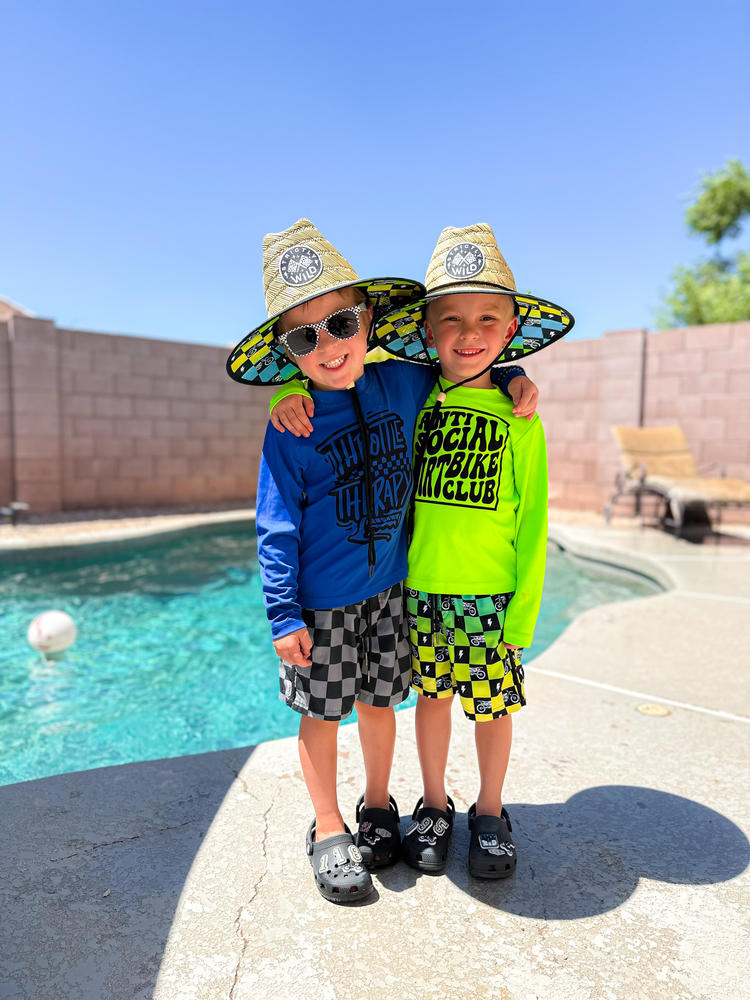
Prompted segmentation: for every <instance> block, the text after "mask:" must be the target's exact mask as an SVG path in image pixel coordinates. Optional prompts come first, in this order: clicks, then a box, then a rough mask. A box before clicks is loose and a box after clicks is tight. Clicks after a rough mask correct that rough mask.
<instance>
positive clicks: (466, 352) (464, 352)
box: [456, 347, 482, 358]
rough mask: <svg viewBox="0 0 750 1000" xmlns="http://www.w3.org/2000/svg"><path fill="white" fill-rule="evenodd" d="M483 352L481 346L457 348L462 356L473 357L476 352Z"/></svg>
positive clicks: (457, 351) (457, 352)
mask: <svg viewBox="0 0 750 1000" xmlns="http://www.w3.org/2000/svg"><path fill="white" fill-rule="evenodd" d="M481 353H482V348H481V347H474V348H470V347H464V348H463V349H459V348H456V354H459V355H461V357H467V358H471V357H473V356H474V355H475V354H481Z"/></svg>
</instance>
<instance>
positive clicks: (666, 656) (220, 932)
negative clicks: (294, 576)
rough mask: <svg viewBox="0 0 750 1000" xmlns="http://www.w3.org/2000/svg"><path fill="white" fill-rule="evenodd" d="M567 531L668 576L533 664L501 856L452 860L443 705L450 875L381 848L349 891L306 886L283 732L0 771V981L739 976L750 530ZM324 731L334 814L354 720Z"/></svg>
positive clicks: (354, 986)
mask: <svg viewBox="0 0 750 1000" xmlns="http://www.w3.org/2000/svg"><path fill="white" fill-rule="evenodd" d="M562 536H564V537H562ZM560 537H561V540H562V541H564V543H565V544H566V545H569V546H571V547H572V548H573V549H575V550H578V551H582V552H584V553H585V554H588V555H592V554H595V555H597V557H598V558H602V557H605V558H612V559H614V560H615V561H621V562H627V563H628V565H631V566H633V568H637V569H640V570H641V571H646V572H651V573H652V575H655V576H658V577H659V578H661V579H664V580H665V581H666V582H668V583H669V585H670V586H671V587H672V588H673V589H672V590H671V591H670V592H669V593H665V594H662V595H658V596H656V597H653V598H646V599H643V600H638V601H633V602H628V603H623V604H619V605H610V606H607V607H601V608H596V609H593V610H592V611H589V612H587V613H586V614H585V615H583V616H582V617H581V618H580V619H578V620H577V621H576V622H574V623H573V625H572V626H571V627H570V628H569V629H568V630H567V631H566V632H565V633H564V634H563V636H561V638H560V639H559V640H558V641H557V642H556V643H555V644H554V645H553V646H552V647H550V649H548V650H547V651H546V652H545V653H544V654H543V655H542V656H540V657H539V658H538V659H537V660H536V661H534V662H533V663H532V664H531V665H530V667H529V670H528V674H527V695H528V698H529V707H528V708H527V709H525V710H524V711H523V712H521V713H519V714H518V716H516V717H515V719H514V729H515V732H514V748H513V755H512V758H511V765H510V769H509V773H508V779H507V783H506V795H505V799H506V804H507V806H508V809H509V811H510V814H511V817H512V820H513V832H514V838H515V839H516V843H517V844H518V847H519V868H518V872H517V874H516V876H515V878H513V879H512V880H510V881H509V882H506V883H493V882H481V881H477V880H473V879H471V878H470V877H469V875H468V872H467V870H466V852H467V849H468V829H467V826H466V808H467V806H468V804H469V803H470V802H472V801H473V800H474V797H475V793H476V783H477V773H476V764H475V761H474V747H473V733H472V728H471V726H470V725H469V724H467V723H466V722H465V720H464V719H463V718H462V716H461V713H460V711H457V712H456V716H455V721H454V737H453V744H452V748H451V759H450V765H449V781H450V787H449V792H450V793H451V794H452V795H453V798H454V800H455V802H456V806H457V810H458V812H457V823H456V829H455V833H454V840H453V845H452V848H451V855H450V858H449V863H448V868H447V870H446V873H445V875H444V876H442V877H429V876H423V875H420V874H419V873H417V872H414V871H412V870H411V869H409V868H407V867H406V866H404V865H402V864H399V865H396V866H395V867H393V868H391V869H383V870H381V871H379V872H377V873H376V874H375V877H374V880H375V883H376V892H375V893H374V894H373V896H372V897H370V898H369V899H368V900H364V901H362V903H360V904H359V905H357V906H353V907H344V906H333V905H331V904H328V903H326V902H325V901H324V900H323V899H322V898H321V897H320V895H319V894H318V892H317V890H316V888H315V885H314V882H313V879H312V876H311V872H310V865H309V862H308V859H307V857H306V855H305V852H304V836H305V830H306V828H307V825H308V823H309V820H310V818H311V817H310V807H309V801H308V799H307V793H306V790H305V787H304V783H303V781H302V776H301V773H300V769H299V762H298V759H297V748H296V740H294V739H288V740H280V741H277V742H274V743H266V744H261V745H260V746H258V747H256V748H246V749H244V750H230V751H222V752H219V753H215V754H204V755H200V756H196V757H188V758H178V759H175V760H165V761H151V762H147V763H143V764H133V765H125V766H122V767H113V768H104V769H100V770H96V771H89V772H82V773H78V774H70V775H63V776H60V777H55V778H47V779H43V780H41V781H34V782H27V783H25V784H21V785H15V786H9V787H6V788H0V836H1V837H2V842H3V845H4V850H3V853H2V861H1V862H0V864H2V872H0V895H1V896H2V907H3V921H2V931H1V932H0V934H1V935H2V940H0V998H3V1000H32V998H33V1000H53V998H54V1000H67V998H71V1000H141V998H147V997H153V998H154V1000H226V998H230V1000H250V998H252V1000H257V998H259V997H263V998H264V1000H266V998H268V1000H274V998H278V1000H288V998H297V997H302V996H304V997H306V998H310V1000H344V998H353V1000H370V998H372V1000H375V998H376V997H377V998H378V1000H380V998H381V997H382V995H383V993H384V992H390V993H392V994H397V995H398V997H399V1000H426V998H431V997H434V996H438V995H443V994H444V995H446V996H450V997H451V998H456V1000H464V998H466V1000H468V998H471V1000H474V998H482V997H487V998H490V997H491V998H492V1000H532V998H536V1000H632V998H633V997H635V996H637V997H638V998H639V1000H664V998H668V1000H719V998H721V1000H726V998H734V997H740V996H742V995H743V990H744V989H745V984H746V983H747V982H748V980H749V979H750V968H749V967H748V961H747V946H746V942H747V937H746V923H747V905H746V898H747V881H748V878H747V871H746V869H747V865H748V860H749V859H750V850H749V847H748V841H747V838H746V836H745V833H744V832H743V830H744V831H746V830H747V829H748V825H750V824H749V822H748V821H749V817H748V814H747V813H748V806H747V803H748V796H747V784H748V782H747V773H748V769H747V763H748V734H749V733H750V730H749V729H748V726H747V724H746V722H743V721H742V719H743V718H746V717H747V714H748V709H749V708H750V697H749V696H748V691H747V680H746V677H747V671H746V670H745V669H738V666H743V667H746V665H747V664H748V663H750V636H748V630H747V625H746V622H747V604H748V601H750V555H748V550H742V549H730V550H726V551H724V550H722V549H721V548H719V549H717V550H714V549H712V548H711V547H701V548H693V547H691V546H689V545H687V544H686V543H680V542H676V541H675V540H674V539H670V538H667V537H666V536H662V535H657V534H656V533H653V532H647V531H644V532H638V531H636V532H632V533H628V532H622V531H620V532H618V531H611V530H610V531H606V530H604V529H602V530H601V531H600V530H599V529H591V528H587V527H580V526H575V527H569V528H566V529H565V530H564V531H563V532H562V533H561V536H560ZM696 594H701V595H702V596H701V597H700V599H697V598H696V597H695V595H696ZM665 636H666V637H667V641H665ZM595 683H597V684H604V685H605V686H604V687H601V686H599V687H596V686H593V685H594V684H595ZM629 691H634V692H638V693H642V694H643V695H644V698H643V699H642V700H639V698H638V697H635V696H633V695H632V694H630V693H628V692H629ZM669 699H674V700H678V701H681V702H683V703H687V704H693V705H694V706H695V710H694V709H690V708H678V707H674V706H670V705H669V704H668V700H669ZM660 700H661V701H660ZM641 701H648V702H655V703H663V704H665V705H666V707H667V714H666V715H663V716H652V715H645V714H642V713H641V712H640V711H639V710H638V709H639V705H640V704H641ZM697 709H702V711H697ZM723 711H724V712H726V713H727V715H726V717H725V716H722V715H721V713H722V712H723ZM712 713H713V714H712ZM397 718H398V744H397V753H396V760H395V765H394V780H393V786H392V791H393V794H394V796H395V798H396V800H397V801H398V803H399V806H400V807H401V812H402V815H403V817H407V816H409V815H410V814H411V809H412V807H413V804H414V802H415V800H416V798H417V797H418V795H419V793H420V782H419V771H418V764H417V759H416V751H415V747H414V736H413V712H412V711H405V712H400V713H398V716H397ZM340 745H341V754H340V776H339V777H340V781H339V787H340V790H341V800H342V806H343V808H344V810H345V818H346V819H347V821H348V822H350V824H351V823H352V822H353V813H354V804H355V802H356V799H357V796H358V794H359V791H360V789H361V788H362V787H363V769H362V765H361V759H360V755H359V751H358V747H357V733H356V727H353V726H350V727H345V728H344V729H342V731H341V737H340ZM405 822H406V821H405V819H404V823H403V825H405ZM8 845H10V846H8ZM105 847H106V848H107V849H106V850H105V849H104V848H105ZM107 890H109V894H108V895H107Z"/></svg>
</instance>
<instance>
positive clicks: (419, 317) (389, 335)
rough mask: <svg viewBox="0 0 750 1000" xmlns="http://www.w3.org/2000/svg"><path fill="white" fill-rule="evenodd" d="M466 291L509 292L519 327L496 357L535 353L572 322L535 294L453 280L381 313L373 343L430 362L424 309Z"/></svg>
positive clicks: (511, 358)
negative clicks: (453, 281)
mask: <svg viewBox="0 0 750 1000" xmlns="http://www.w3.org/2000/svg"><path fill="white" fill-rule="evenodd" d="M466 292H484V293H487V292H493V293H494V294H496V295H509V296H510V297H511V298H513V299H515V301H516V303H517V305H518V312H519V328H518V330H517V332H516V335H515V336H514V337H513V339H512V340H510V341H509V342H508V344H507V345H506V346H505V348H504V349H503V351H502V353H501V354H500V356H499V358H498V360H499V361H518V360H519V359H521V358H525V357H527V356H528V355H529V354H535V353H536V352H537V351H541V350H543V349H544V348H545V347H549V346H550V344H554V343H555V342H556V341H558V340H560V338H561V337H564V336H565V334H566V333H569V332H570V331H571V330H572V329H573V326H574V324H575V319H574V318H573V316H572V315H571V313H569V312H568V311H567V310H566V309H563V308H562V307H561V306H558V305H555V303H554V302H548V301H547V300H546V299H540V298H538V297H537V296H535V295H529V294H522V293H520V292H515V291H512V290H510V289H503V288H500V287H498V286H490V285H486V284H479V283H475V284H473V285H468V284H463V285H455V284H454V285H451V286H449V287H447V288H445V290H438V289H434V290H433V291H431V294H430V295H428V296H426V297H425V298H423V299H420V300H419V301H418V302H413V303H410V304H409V305H408V306H404V307H402V308H401V309H396V310H394V311H393V312H391V313H388V314H387V315H385V316H383V318H382V319H381V320H379V321H378V323H377V324H376V327H375V333H374V340H375V344H376V345H377V346H378V347H382V348H383V349H384V350H386V351H388V352H389V353H390V354H393V355H394V356H395V357H397V358H402V359H404V360H406V361H415V362H417V363H418V364H423V365H430V364H434V362H435V360H436V358H437V352H436V351H435V349H434V348H433V347H428V346H427V340H426V337H425V332H424V313H425V309H426V307H427V305H428V303H429V302H430V301H432V300H433V299H437V298H442V296H443V295H457V294H463V293H466Z"/></svg>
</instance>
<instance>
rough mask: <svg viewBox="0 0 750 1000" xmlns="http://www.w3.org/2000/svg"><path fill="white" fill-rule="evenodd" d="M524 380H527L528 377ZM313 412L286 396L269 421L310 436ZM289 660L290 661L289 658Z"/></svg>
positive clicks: (305, 401) (308, 404)
mask: <svg viewBox="0 0 750 1000" xmlns="http://www.w3.org/2000/svg"><path fill="white" fill-rule="evenodd" d="M515 381H516V379H513V382H515ZM526 381H527V382H528V379H526ZM513 382H511V385H513ZM532 385H533V383H532ZM515 401H516V400H515V397H514V398H513V402H514V403H515ZM514 412H515V411H514ZM314 413H315V403H313V401H312V400H311V399H310V397H309V396H300V395H296V396H286V397H285V398H284V399H282V400H280V401H279V402H278V403H277V404H276V406H274V408H273V410H271V423H272V424H273V426H274V427H275V428H276V430H277V431H281V433H282V434H283V433H284V428H286V429H287V430H288V431H291V432H292V434H294V436H295V437H310V435H311V434H312V429H313V425H312V424H311V423H310V417H312V415H313V414H314ZM289 662H290V663H291V660H290V661H289Z"/></svg>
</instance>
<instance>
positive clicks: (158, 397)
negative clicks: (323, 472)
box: [0, 316, 750, 512]
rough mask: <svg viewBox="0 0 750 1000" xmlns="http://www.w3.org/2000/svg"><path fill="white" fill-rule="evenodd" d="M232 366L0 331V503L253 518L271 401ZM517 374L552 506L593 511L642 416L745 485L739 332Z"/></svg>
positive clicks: (575, 348) (634, 333)
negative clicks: (219, 509)
mask: <svg viewBox="0 0 750 1000" xmlns="http://www.w3.org/2000/svg"><path fill="white" fill-rule="evenodd" d="M227 353H228V350H227V349H225V348H223V347H204V346H201V345H195V344H180V343H174V342H172V341H160V340H147V339H142V338H137V337H124V336H112V335H108V334H99V333H88V332H85V331H81V330H65V329H58V328H56V327H55V326H54V324H53V323H52V322H50V321H48V320H38V319H32V318H29V317H20V316H15V317H12V318H11V320H10V321H9V323H8V324H2V323H0V503H6V502H8V500H10V499H17V500H26V501H27V502H29V503H30V504H31V505H32V507H33V510H34V511H35V512H42V511H59V510H73V509H77V508H79V509H85V508H94V507H104V508H108V507H135V506H159V505H177V504H187V503H208V504H210V503H219V502H233V501H236V502H237V503H238V504H246V503H252V502H253V501H254V498H255V488H256V478H257V471H258V461H259V455H260V447H261V444H262V440H263V434H264V431H265V426H266V422H267V414H268V400H269V398H270V395H271V390H265V389H253V388H249V387H244V386H240V385H237V384H235V383H234V382H231V381H230V380H229V378H228V377H227V375H226V373H225V370H224V364H225V361H226V356H227ZM526 369H527V371H528V373H529V374H530V375H531V377H532V378H534V379H535V381H536V382H537V383H538V384H539V387H540V390H541V403H540V407H539V412H540V414H541V416H542V420H543V421H544V425H545V430H546V433H547V442H548V449H549V459H550V500H551V504H552V506H558V507H571V508H581V509H590V510H601V509H602V508H603V506H604V503H605V502H606V500H607V499H608V498H609V496H610V495H611V493H612V488H613V482H614V476H615V472H616V471H617V469H618V454H617V449H616V447H615V445H614V442H613V440H612V435H611V431H610V427H611V426H612V425H613V424H624V425H631V426H636V425H638V423H639V421H640V418H641V413H643V417H644V422H645V423H647V424H649V423H650V424H663V423H672V422H677V423H680V424H682V426H683V427H684V429H685V432H686V434H687V437H688V441H689V443H690V445H691V447H692V449H693V451H694V454H695V456H696V460H697V461H698V462H699V464H708V463H710V462H719V463H721V464H722V465H724V466H726V468H727V472H728V474H730V475H735V476H739V477H743V478H746V479H750V323H742V324H728V325H722V326H715V327H714V326H712V327H697V328H690V329H682V330H667V331H662V332H659V333H647V332H646V331H644V330H625V331H619V332H616V333H607V334H605V335H604V336H603V337H601V338H600V339H598V340H585V341H569V342H566V341H563V342H562V343H560V344H558V345H557V346H555V347H553V348H551V349H549V350H547V351H543V352H542V353H541V354H539V355H538V356H534V357H532V358H530V359H529V360H528V362H527V363H526ZM11 376H12V384H13V393H12V397H11V393H10V391H9V386H10V381H11ZM642 386H643V389H642ZM11 398H12V414H11ZM11 416H12V420H11ZM13 426H15V476H16V483H17V488H16V496H15V497H12V489H11V483H12V467H13V466H12V458H11V456H12V455H13V447H12V443H11V441H12V438H11V429H12V427H13ZM621 509H622V511H623V512H625V510H626V508H625V507H623V508H621Z"/></svg>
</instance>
